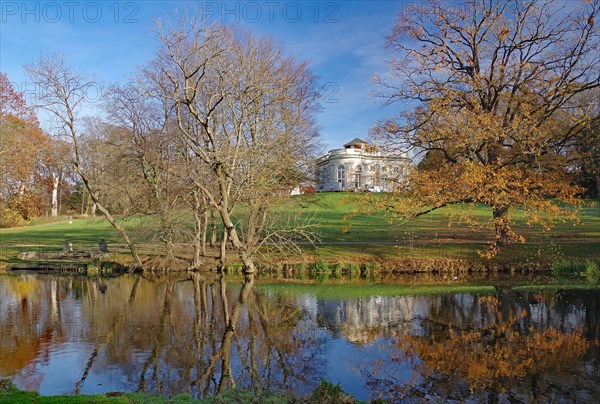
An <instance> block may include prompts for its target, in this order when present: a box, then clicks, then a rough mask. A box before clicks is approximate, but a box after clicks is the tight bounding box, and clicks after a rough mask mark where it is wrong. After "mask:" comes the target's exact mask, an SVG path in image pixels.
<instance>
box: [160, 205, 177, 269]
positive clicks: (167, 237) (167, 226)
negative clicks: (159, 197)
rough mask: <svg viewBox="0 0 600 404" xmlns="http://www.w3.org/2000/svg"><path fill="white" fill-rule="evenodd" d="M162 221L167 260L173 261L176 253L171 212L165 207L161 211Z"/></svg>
mask: <svg viewBox="0 0 600 404" xmlns="http://www.w3.org/2000/svg"><path fill="white" fill-rule="evenodd" d="M160 221H161V227H162V238H163V241H164V243H165V249H166V252H167V259H169V260H173V259H175V253H174V252H173V248H174V247H173V228H172V227H171V222H170V221H169V211H168V209H166V208H164V207H162V208H161V210H160Z"/></svg>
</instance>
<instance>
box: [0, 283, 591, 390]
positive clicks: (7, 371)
mask: <svg viewBox="0 0 600 404" xmlns="http://www.w3.org/2000/svg"><path fill="white" fill-rule="evenodd" d="M335 288H344V287H343V286H331V290H332V293H331V295H332V296H340V295H343V293H342V294H340V293H334V291H335V290H334V289H335ZM339 290H340V289H338V291H339ZM344 290H345V289H344ZM369 290H372V291H373V292H372V293H373V295H372V296H364V294H363V297H348V298H339V297H336V298H328V297H327V295H328V293H327V290H325V292H323V287H321V288H320V289H319V291H318V292H317V289H315V290H314V291H311V288H302V291H301V292H292V293H290V291H289V288H288V287H284V286H281V285H272V284H266V283H265V282H262V283H261V281H259V280H254V279H246V280H245V281H244V280H242V279H236V280H227V279H225V278H222V279H218V278H211V277H209V276H203V275H193V276H181V277H179V278H172V277H169V278H166V277H165V278H155V279H152V278H141V277H135V276H122V277H117V278H96V279H89V278H85V277H79V276H71V275H51V274H30V273H20V274H16V275H4V276H0V332H1V339H0V376H1V377H12V378H14V381H15V382H16V383H17V385H19V386H20V387H21V388H25V389H30V390H36V391H39V392H40V393H41V394H43V395H57V394H72V393H82V394H90V393H101V392H109V391H138V390H145V391H156V392H161V393H163V394H166V395H175V394H178V393H190V394H192V395H193V396H195V397H201V396H203V395H205V394H214V393H215V392H218V391H219V390H220V389H224V388H229V387H232V386H236V387H245V388H250V389H257V390H258V389H263V388H267V389H272V390H278V391H286V390H290V391H294V392H296V393H307V392H310V391H312V390H313V389H314V388H315V386H316V385H317V384H318V383H319V381H320V380H321V379H326V380H329V381H332V382H333V383H340V384H341V386H342V387H343V388H344V390H346V391H347V392H349V393H351V394H353V395H354V396H355V397H357V398H359V399H361V400H369V399H373V398H376V397H382V398H385V399H387V400H390V401H401V400H403V401H415V402H418V401H421V400H423V399H426V400H431V399H438V400H451V399H455V400H465V399H466V400H469V399H472V400H496V399H500V400H501V401H506V400H515V399H516V400H524V401H531V400H540V401H549V400H550V401H578V402H586V401H589V402H594V401H595V400H594V397H598V394H600V363H599V362H600V346H599V340H600V310H599V309H600V307H599V306H600V292H599V291H598V290H592V291H590V290H560V291H551V292H550V291H549V292H535V293H534V292H525V291H519V289H512V288H509V287H506V286H504V287H501V288H500V287H499V288H496V292H495V293H492V294H487V295H486V294H483V295H476V294H469V293H452V294H440V295H420V296H418V295H417V296H394V295H389V291H388V294H387V295H385V296H379V295H377V288H369ZM348 293H351V292H348Z"/></svg>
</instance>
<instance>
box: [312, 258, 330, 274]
mask: <svg viewBox="0 0 600 404" xmlns="http://www.w3.org/2000/svg"><path fill="white" fill-rule="evenodd" d="M312 270H313V271H314V272H317V273H326V272H329V264H327V263H326V262H325V261H323V260H319V261H318V262H316V263H315V264H314V265H313V267H312Z"/></svg>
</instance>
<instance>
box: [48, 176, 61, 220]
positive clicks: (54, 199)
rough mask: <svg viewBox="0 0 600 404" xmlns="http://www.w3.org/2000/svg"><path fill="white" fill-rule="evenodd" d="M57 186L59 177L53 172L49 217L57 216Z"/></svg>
mask: <svg viewBox="0 0 600 404" xmlns="http://www.w3.org/2000/svg"><path fill="white" fill-rule="evenodd" d="M58 184H59V177H58V175H56V173H55V172H54V171H52V209H51V213H50V216H52V217H57V216H58Z"/></svg>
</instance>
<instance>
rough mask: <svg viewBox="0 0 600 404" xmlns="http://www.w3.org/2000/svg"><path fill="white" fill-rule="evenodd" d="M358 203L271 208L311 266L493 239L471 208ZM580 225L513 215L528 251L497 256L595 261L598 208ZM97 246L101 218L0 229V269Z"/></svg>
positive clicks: (182, 224) (181, 222) (319, 198)
mask: <svg viewBox="0 0 600 404" xmlns="http://www.w3.org/2000/svg"><path fill="white" fill-rule="evenodd" d="M365 197H366V195H365V194H359V193H322V194H313V195H300V196H297V197H293V198H291V199H290V200H288V201H286V202H285V203H283V204H282V205H280V206H278V207H277V208H276V212H277V213H279V214H281V216H283V217H289V216H293V215H298V216H300V217H307V218H311V220H313V221H314V222H315V224H316V225H317V229H318V231H319V233H320V234H321V241H322V244H320V245H319V246H318V247H317V248H315V247H313V246H311V245H304V246H303V249H304V250H305V251H306V252H307V255H308V256H309V257H310V258H313V259H316V260H318V259H321V258H323V259H328V260H338V259H339V260H341V259H348V258H352V259H360V258H365V259H372V258H376V259H380V258H381V259H394V258H397V257H423V256H427V257H453V258H477V257H478V254H477V252H478V251H480V250H482V249H483V248H485V245H486V243H487V242H489V241H491V240H492V239H493V230H492V229H491V227H489V226H487V227H486V226H485V224H486V223H488V222H489V220H490V218H491V209H490V208H489V207H486V206H483V205H479V206H477V207H476V208H475V209H476V210H475V212H474V213H475V217H476V218H477V220H478V221H479V222H480V223H481V224H482V225H483V226H481V227H478V228H469V227H467V226H466V225H463V224H456V223H450V219H449V216H448V210H447V208H444V209H440V210H437V211H434V212H432V213H430V214H428V215H425V216H421V217H419V218H417V219H414V220H411V221H408V222H404V223H399V222H393V221H390V217H389V215H386V214H385V212H383V211H380V212H376V213H374V214H370V215H359V216H355V217H353V218H352V219H350V220H346V219H345V217H346V215H347V214H348V213H350V212H353V211H354V210H356V209H359V208H360V207H361V206H362V205H363V204H364V203H365V199H364V198H365ZM177 215H178V217H177V221H178V228H179V229H180V231H179V235H180V240H179V241H180V242H186V241H188V240H189V231H190V229H191V228H192V227H193V225H192V220H191V214H189V213H188V212H178V213H177ZM579 217H580V220H581V222H580V223H579V224H577V225H573V224H572V223H560V224H558V225H557V226H556V227H555V228H554V229H552V230H551V231H549V232H544V231H542V230H541V229H540V228H538V227H529V226H527V224H526V222H525V218H524V217H523V216H522V215H520V214H519V213H518V212H515V215H514V218H515V221H516V225H515V229H516V230H517V231H518V232H520V233H522V234H524V235H525V237H526V238H527V243H526V244H524V245H516V246H514V247H512V248H511V249H510V250H509V251H508V252H506V253H503V254H504V255H505V256H506V257H505V258H510V257H513V256H514V257H518V258H519V259H522V258H523V257H527V258H528V259H535V257H536V256H547V255H549V254H554V255H562V256H565V257H579V258H587V257H598V256H600V208H599V207H598V205H597V204H595V203H592V202H588V203H586V205H585V207H584V209H582V211H581V212H580V215H579ZM121 222H122V224H123V225H124V226H125V227H126V228H127V229H128V230H130V231H131V232H132V236H133V238H134V239H135V240H136V241H137V242H143V243H150V244H152V243H158V241H157V238H156V237H153V235H154V236H155V235H156V229H157V223H156V222H153V221H152V220H148V219H147V218H141V217H133V218H122V219H121ZM153 228H154V230H153ZM102 238H104V239H106V240H108V242H109V244H110V243H113V244H114V243H119V242H120V239H119V237H118V235H117V234H116V232H115V231H114V230H113V229H112V227H111V226H110V225H109V224H108V223H107V222H106V221H105V220H103V219H102V218H77V219H73V222H72V223H69V222H68V221H67V218H61V219H60V220H59V221H56V222H52V223H41V224H36V223H32V224H31V225H29V226H26V227H21V228H13V229H0V259H2V260H4V261H6V260H7V259H10V257H14V256H15V255H16V254H17V253H18V252H19V251H23V250H28V249H32V248H36V247H33V246H31V245H34V244H43V245H44V247H39V248H44V249H49V248H50V249H61V248H62V245H63V243H64V241H65V239H69V240H71V241H72V242H73V244H74V246H75V248H76V249H77V248H78V246H83V245H97V243H98V241H99V240H100V239H102ZM16 245H19V246H16ZM0 264H1V262H0Z"/></svg>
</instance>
